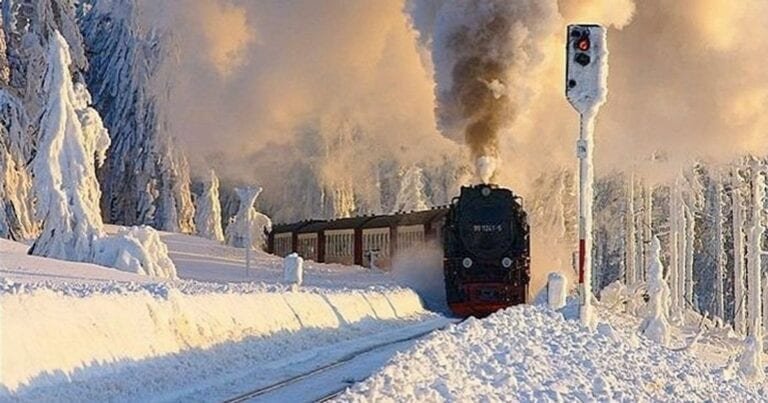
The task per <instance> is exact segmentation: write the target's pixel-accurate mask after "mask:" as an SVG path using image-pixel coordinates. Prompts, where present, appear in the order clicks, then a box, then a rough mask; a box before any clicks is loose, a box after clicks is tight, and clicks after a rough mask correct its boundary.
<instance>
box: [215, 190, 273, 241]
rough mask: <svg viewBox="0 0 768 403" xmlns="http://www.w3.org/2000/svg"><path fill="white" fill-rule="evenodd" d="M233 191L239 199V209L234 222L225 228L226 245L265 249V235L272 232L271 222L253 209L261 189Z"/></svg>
mask: <svg viewBox="0 0 768 403" xmlns="http://www.w3.org/2000/svg"><path fill="white" fill-rule="evenodd" d="M235 191H236V192H237V196H238V197H239V198H240V208H239V210H238V211H237V215H235V217H234V221H232V222H230V223H229V225H228V226H227V233H226V235H227V245H231V246H235V247H239V248H245V247H246V246H249V247H251V248H256V249H265V248H266V244H267V238H266V237H267V233H268V232H269V231H271V230H272V220H270V219H269V217H267V216H266V215H264V214H262V213H259V212H258V211H256V209H255V208H254V207H253V203H255V202H256V198H258V197H259V195H260V194H261V188H260V187H258V186H257V187H244V188H237V189H235ZM249 242H250V245H248V243H249Z"/></svg>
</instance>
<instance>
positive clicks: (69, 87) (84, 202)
mask: <svg viewBox="0 0 768 403" xmlns="http://www.w3.org/2000/svg"><path fill="white" fill-rule="evenodd" d="M48 59H49V61H50V64H49V66H48V69H47V71H46V76H45V82H44V87H43V90H44V91H45V93H46V94H48V99H47V102H46V105H45V109H44V110H45V112H44V114H43V117H42V120H41V123H40V127H41V139H40V144H39V146H38V152H37V155H36V157H35V159H34V160H33V172H34V174H35V176H34V189H35V195H36V197H37V203H36V206H37V214H38V217H39V219H40V220H42V221H43V229H42V232H41V234H40V236H39V238H38V239H37V241H35V244H34V245H33V246H32V249H31V253H33V254H36V255H39V256H47V257H53V258H58V259H63V260H75V261H89V260H91V259H92V254H93V248H94V240H95V239H96V238H98V237H99V236H100V235H101V232H102V230H103V229H102V222H101V217H100V210H99V197H100V195H101V192H100V191H99V184H98V182H97V181H96V167H95V165H94V162H93V160H94V158H96V159H97V160H101V161H103V155H104V152H105V150H106V148H107V147H108V146H109V136H108V134H107V132H106V130H105V129H104V127H103V126H102V125H101V120H100V119H99V117H98V114H95V112H93V111H92V110H89V109H90V108H89V107H88V105H87V104H85V103H84V102H85V101H87V99H88V98H87V96H84V95H81V94H77V93H76V91H75V88H74V86H73V84H72V81H71V79H70V76H69V65H70V64H71V59H70V56H69V46H68V45H67V42H66V41H65V40H64V38H63V37H62V36H61V35H60V34H59V33H58V32H55V33H54V38H53V40H51V42H50V44H49V47H48ZM83 91H84V89H81V90H80V91H79V92H83ZM81 118H82V119H83V120H82V121H81Z"/></svg>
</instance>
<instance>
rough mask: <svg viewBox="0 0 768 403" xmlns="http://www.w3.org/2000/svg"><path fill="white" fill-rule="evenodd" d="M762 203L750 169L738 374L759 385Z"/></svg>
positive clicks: (757, 177) (760, 183)
mask: <svg viewBox="0 0 768 403" xmlns="http://www.w3.org/2000/svg"><path fill="white" fill-rule="evenodd" d="M764 200H765V177H764V176H763V173H762V172H760V171H759V170H758V165H757V164H754V165H753V167H752V221H751V223H750V230H749V239H748V243H747V250H748V251H747V254H748V257H747V288H749V298H748V300H747V301H748V309H747V317H748V319H749V333H748V337H747V339H746V341H745V348H744V354H743V355H742V357H741V373H742V374H743V375H744V376H745V377H746V378H747V379H750V380H755V381H760V380H762V379H763V378H765V372H764V370H763V362H762V361H763V360H762V351H763V314H762V307H761V304H762V296H761V292H762V290H761V289H762V276H761V266H762V253H763V250H762V240H763V236H764V234H765V227H764V226H763V223H762V218H763V203H764Z"/></svg>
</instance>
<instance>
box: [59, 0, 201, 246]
mask: <svg viewBox="0 0 768 403" xmlns="http://www.w3.org/2000/svg"><path fill="white" fill-rule="evenodd" d="M59 1H61V0H59ZM59 7H61V8H65V9H74V7H72V6H71V5H70V4H67V5H66V6H64V5H61V6H59ZM141 8H142V5H141V3H137V2H133V1H87V2H84V4H83V7H78V10H79V12H80V13H79V15H78V25H79V28H80V30H81V31H82V37H83V40H82V41H79V42H75V43H77V44H78V46H81V47H84V48H86V49H88V60H87V65H88V69H87V71H85V73H84V77H85V80H86V82H87V84H88V88H89V89H90V91H91V94H92V95H93V101H94V105H95V108H96V110H98V111H99V112H100V114H101V116H102V118H103V119H104V124H105V126H106V127H107V128H108V129H109V132H110V134H111V136H112V147H110V148H109V149H108V158H107V160H106V162H105V166H104V167H103V168H102V170H101V171H100V180H101V185H102V192H103V193H104V200H105V202H104V204H103V206H104V209H105V211H104V217H106V218H107V221H109V222H112V223H118V224H122V225H128V226H132V225H151V226H152V227H154V228H157V229H160V230H166V231H178V232H184V233H194V222H193V219H194V214H195V211H194V206H193V204H192V197H191V192H190V189H189V184H190V178H189V170H190V169H189V165H188V163H187V160H186V157H185V156H184V155H183V152H182V151H181V147H179V146H178V144H177V143H176V141H175V139H174V138H173V137H172V134H171V133H173V132H174V129H175V126H174V122H172V121H171V120H170V119H169V114H170V107H171V105H170V101H169V97H170V94H171V88H170V87H171V86H172V85H173V82H174V80H175V78H176V77H177V74H176V73H177V70H176V68H175V67H176V65H177V63H178V60H179V59H178V55H177V52H176V51H175V50H174V49H175V46H176V45H175V44H174V43H173V39H172V37H171V35H169V33H168V32H167V29H165V27H158V24H155V23H151V22H150V21H149V20H148V18H147V17H146V16H142V10H141ZM144 12H145V13H146V10H145V11H144ZM52 14H53V13H52ZM76 28H77V27H76ZM75 33H77V34H78V36H79V33H78V32H77V29H75ZM67 39H68V42H70V44H71V43H73V42H74V41H69V38H67ZM83 42H84V45H85V46H82V45H83Z"/></svg>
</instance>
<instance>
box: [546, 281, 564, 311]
mask: <svg viewBox="0 0 768 403" xmlns="http://www.w3.org/2000/svg"><path fill="white" fill-rule="evenodd" d="M567 295H568V280H567V279H566V278H565V276H564V275H562V274H561V273H549V281H547V302H548V304H549V307H550V308H552V309H560V308H562V307H563V306H565V297H566V296H567Z"/></svg>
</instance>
